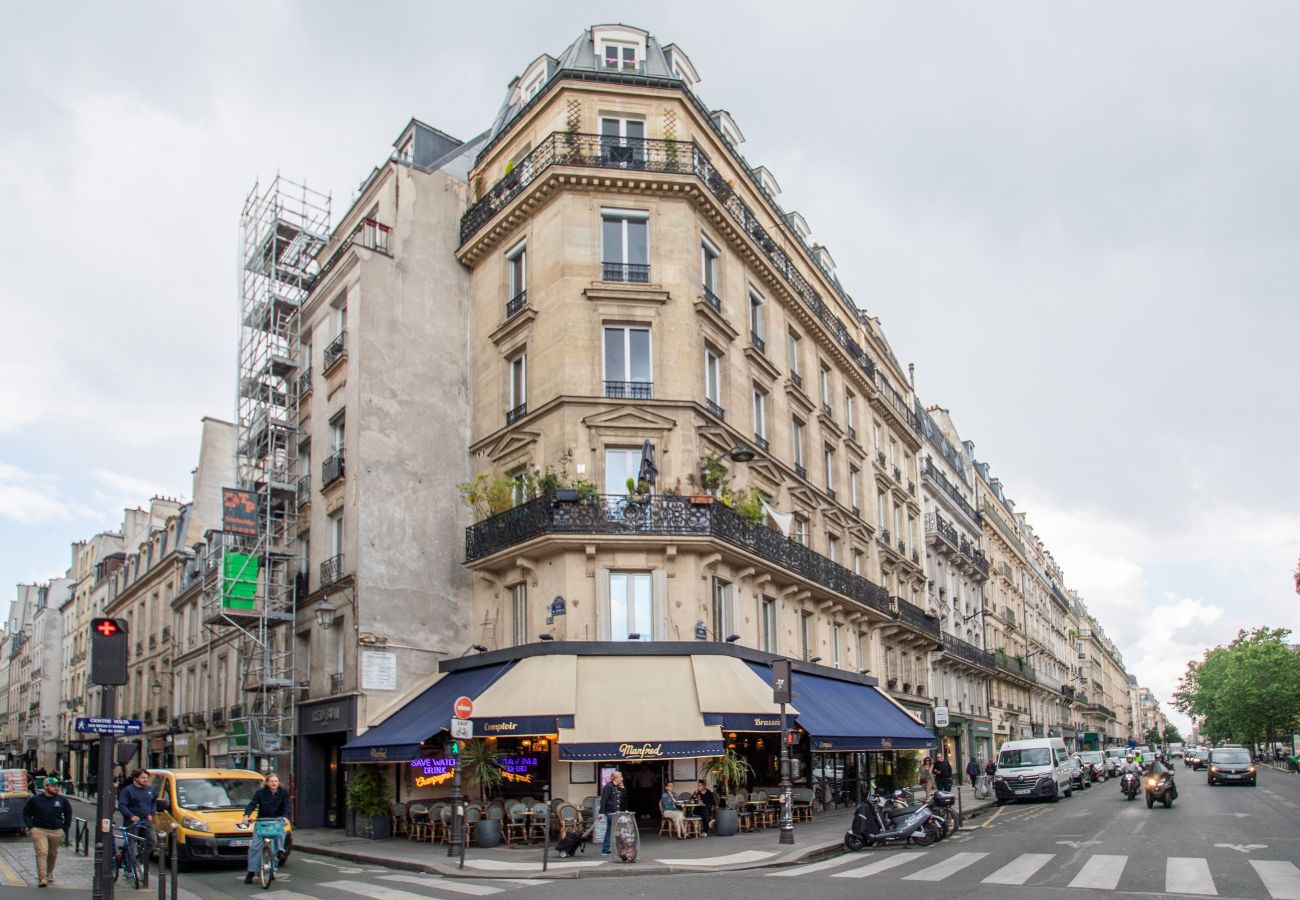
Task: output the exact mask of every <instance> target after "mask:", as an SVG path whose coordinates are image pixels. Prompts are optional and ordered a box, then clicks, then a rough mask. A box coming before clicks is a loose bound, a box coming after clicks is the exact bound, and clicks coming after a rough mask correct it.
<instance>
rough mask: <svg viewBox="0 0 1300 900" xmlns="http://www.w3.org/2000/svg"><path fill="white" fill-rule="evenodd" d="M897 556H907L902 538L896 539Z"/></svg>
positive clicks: (905, 545) (905, 544)
mask: <svg viewBox="0 0 1300 900" xmlns="http://www.w3.org/2000/svg"><path fill="white" fill-rule="evenodd" d="M898 555H899V556H906V555H907V543H906V542H905V541H904V540H903V539H902V538H899V539H898Z"/></svg>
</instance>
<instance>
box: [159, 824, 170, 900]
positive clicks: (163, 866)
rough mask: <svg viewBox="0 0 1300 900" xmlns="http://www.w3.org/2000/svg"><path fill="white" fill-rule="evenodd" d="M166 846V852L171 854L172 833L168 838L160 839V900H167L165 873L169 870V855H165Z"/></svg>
mask: <svg viewBox="0 0 1300 900" xmlns="http://www.w3.org/2000/svg"><path fill="white" fill-rule="evenodd" d="M164 846H166V848H167V850H166V852H167V853H168V854H169V855H170V854H171V849H172V840H171V835H167V837H166V838H162V837H159V839H158V900H167V878H166V877H165V876H164V875H163V873H164V872H166V871H167V867H168V865H169V864H168V861H167V857H166V856H163V847H164Z"/></svg>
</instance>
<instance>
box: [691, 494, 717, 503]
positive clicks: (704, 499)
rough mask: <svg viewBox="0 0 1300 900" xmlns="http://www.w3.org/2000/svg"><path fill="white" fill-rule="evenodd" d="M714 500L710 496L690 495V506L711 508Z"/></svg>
mask: <svg viewBox="0 0 1300 900" xmlns="http://www.w3.org/2000/svg"><path fill="white" fill-rule="evenodd" d="M714 499H715V498H714V496H713V495H712V494H691V506H712V505H713V501H714Z"/></svg>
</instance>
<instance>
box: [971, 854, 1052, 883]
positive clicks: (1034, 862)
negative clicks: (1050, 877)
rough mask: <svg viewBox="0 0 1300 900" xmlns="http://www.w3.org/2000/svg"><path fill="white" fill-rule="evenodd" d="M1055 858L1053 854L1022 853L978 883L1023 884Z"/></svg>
mask: <svg viewBox="0 0 1300 900" xmlns="http://www.w3.org/2000/svg"><path fill="white" fill-rule="evenodd" d="M1055 856H1056V854H1055V853H1022V854H1021V855H1020V856H1018V857H1016V858H1015V859H1013V860H1012V861H1011V862H1009V863H1007V864H1006V865H1005V866H1003V867H1002V868H1000V869H998V870H997V871H996V872H994V873H993V874H992V875H990V876H989V877H988V878H985V879H984V880H983V881H981V882H980V883H981V884H1024V883H1025V882H1026V881H1028V880H1029V879H1030V878H1032V877H1033V876H1034V874H1035V873H1036V872H1037V871H1038V870H1039V869H1041V868H1042V867H1043V866H1045V865H1047V864H1048V863H1049V862H1050V861H1051V860H1052V858H1053V857H1055Z"/></svg>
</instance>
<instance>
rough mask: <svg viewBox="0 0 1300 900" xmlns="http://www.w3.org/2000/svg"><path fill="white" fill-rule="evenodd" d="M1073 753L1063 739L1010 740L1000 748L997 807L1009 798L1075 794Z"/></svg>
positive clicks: (995, 784) (995, 780) (1050, 798)
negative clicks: (1071, 758) (1072, 772)
mask: <svg viewBox="0 0 1300 900" xmlns="http://www.w3.org/2000/svg"><path fill="white" fill-rule="evenodd" d="M1070 773H1071V765H1070V755H1069V754H1068V753H1067V752H1066V749H1065V742H1064V741H1062V740H1061V739H1060V738H1030V739H1027V740H1023V741H1007V742H1006V743H1005V744H1003V745H1002V747H1001V748H1000V749H999V751H998V763H997V772H996V774H994V776H993V790H994V792H995V793H996V795H997V804H998V806H1001V805H1003V804H1004V803H1006V802H1008V801H1010V800H1036V799H1041V800H1048V801H1049V802H1055V801H1056V800H1057V799H1058V798H1060V797H1061V795H1065V796H1066V797H1069V796H1071V795H1072V794H1073V793H1074V785H1073V783H1072V781H1071V778H1070Z"/></svg>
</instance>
